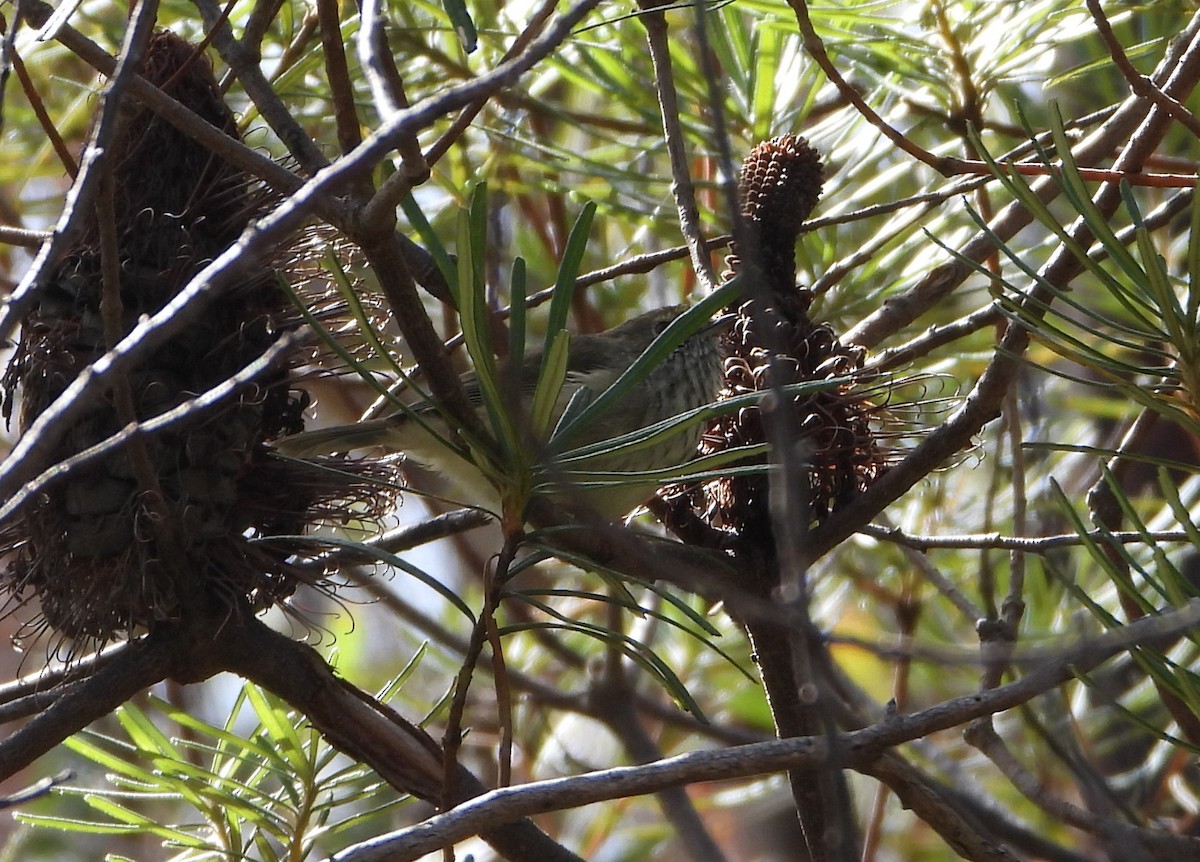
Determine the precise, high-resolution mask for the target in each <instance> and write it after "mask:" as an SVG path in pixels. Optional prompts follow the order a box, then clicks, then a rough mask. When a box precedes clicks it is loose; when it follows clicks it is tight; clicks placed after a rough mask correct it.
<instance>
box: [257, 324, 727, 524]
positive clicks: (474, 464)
mask: <svg viewBox="0 0 1200 862" xmlns="http://www.w3.org/2000/svg"><path fill="white" fill-rule="evenodd" d="M686 310H687V307H686V306H682V305H673V306H666V307H663V308H656V309H653V310H651V311H647V312H645V313H643V314H640V315H638V316H636V317H634V318H632V319H630V320H627V321H625V322H624V323H621V324H619V325H617V326H614V327H613V328H611V329H608V330H606V331H604V332H600V333H595V334H584V335H574V336H572V337H571V338H570V341H569V349H568V358H567V369H566V376H565V379H564V382H563V386H562V389H561V391H560V393H559V396H558V398H557V401H556V403H555V405H554V408H553V410H552V415H551V421H550V423H549V426H548V427H550V428H554V427H555V425H556V424H557V422H558V420H559V419H560V418H561V416H562V414H563V412H564V411H565V410H566V409H567V406H568V404H569V403H570V402H571V399H572V398H573V397H574V396H575V395H576V394H577V393H579V392H580V391H581V390H582V389H584V388H585V387H586V389H587V390H588V394H589V395H590V396H591V398H592V399H593V400H594V399H595V398H597V397H599V396H600V395H601V394H602V393H603V392H604V391H605V390H606V389H608V387H610V386H611V385H612V384H613V383H615V382H616V380H617V379H618V378H619V377H620V375H621V374H622V372H624V371H625V370H626V369H627V368H629V367H630V366H631V365H632V364H633V363H634V361H635V360H636V359H637V358H638V357H639V356H640V355H641V354H642V352H643V351H645V349H646V348H647V347H649V346H650V344H651V342H653V341H654V339H655V338H656V337H658V336H659V335H660V334H661V333H662V332H664V331H665V330H666V329H667V327H668V326H669V325H670V324H671V323H672V322H674V321H675V320H676V319H677V318H678V317H679V316H680V315H681V314H683V313H684V312H685V311H686ZM732 317H733V316H732V315H723V316H721V317H719V318H717V319H715V320H711V321H709V322H708V323H707V324H705V325H703V326H702V327H701V328H699V329H698V330H697V331H696V332H695V333H693V334H692V335H691V336H689V337H688V338H687V339H686V340H685V341H683V343H681V344H680V345H679V346H678V347H676V348H675V349H674V350H673V351H672V352H671V353H670V354H669V355H668V356H667V357H666V358H665V359H663V361H662V362H660V363H658V364H657V365H656V366H654V367H653V368H652V369H651V370H650V372H649V373H648V374H647V375H646V377H645V378H644V379H643V380H641V381H639V382H638V383H637V384H636V385H635V386H633V387H632V388H631V389H629V390H628V391H626V392H625V393H623V395H622V396H621V397H620V398H619V399H617V400H616V401H615V403H614V404H612V405H611V407H610V408H609V409H607V410H605V411H603V412H601V413H600V415H598V416H596V417H595V418H594V419H593V420H591V421H588V422H587V424H586V425H585V426H583V427H580V428H579V429H578V431H577V432H575V433H573V434H571V436H570V438H569V441H568V445H569V446H571V447H573V448H576V449H578V448H581V447H584V446H587V445H589V444H597V443H602V442H603V441H607V440H614V439H615V438H618V437H622V436H623V435H627V434H630V433H632V432H636V431H638V430H640V429H643V428H648V427H650V426H652V425H655V424H657V423H660V422H664V421H665V420H669V419H671V418H672V417H674V416H678V415H679V414H682V413H686V412H687V411H689V410H692V409H694V408H698V407H702V406H704V405H705V404H708V403H711V402H713V401H715V400H716V398H717V395H718V393H719V391H720V389H721V386H722V380H723V359H722V351H721V346H720V342H721V338H720V336H721V333H722V332H723V331H724V329H725V328H726V325H727V324H728V323H729V322H731V321H732ZM541 364H542V350H541V349H540V348H535V349H533V350H531V351H529V352H528V353H526V354H525V356H524V358H523V361H522V362H521V363H520V366H519V375H520V379H519V386H518V387H517V389H518V391H519V392H520V394H521V408H520V409H521V410H522V411H524V413H526V414H527V412H528V409H529V406H530V401H531V400H532V398H533V393H534V390H535V387H536V385H537V379H538V374H539V370H540V368H541ZM511 369H512V366H511V364H509V363H507V362H500V363H498V368H497V375H496V377H497V379H498V380H500V381H503V380H505V379H506V375H510V374H511ZM461 381H462V385H463V389H464V391H465V392H466V395H467V398H468V400H469V401H470V402H471V403H472V404H473V405H474V406H475V407H476V418H477V419H478V422H479V424H478V426H476V427H473V428H466V429H463V430H464V431H465V432H467V434H468V435H475V437H476V439H478V438H479V437H483V436H484V435H481V434H480V431H481V430H482V429H484V428H486V427H487V420H486V416H487V412H486V409H485V408H484V406H483V399H482V394H481V387H480V384H479V379H478V376H477V375H476V374H475V372H473V371H469V372H467V373H466V374H464V375H462V377H461ZM524 425H525V427H528V422H527V421H526V422H525V423H524ZM518 427H521V425H520V424H518ZM702 430H703V428H702V423H700V422H699V421H693V422H692V423H691V424H690V425H689V426H688V427H687V428H685V429H684V430H682V431H680V432H678V433H675V434H673V435H670V436H664V437H663V438H662V439H658V438H656V439H655V440H654V441H653V442H650V443H648V444H644V445H633V444H631V445H625V446H620V445H618V446H615V447H613V448H610V449H606V450H605V451H601V452H595V453H593V454H590V455H587V456H584V457H579V458H574V459H572V460H571V461H570V463H569V465H568V464H565V463H562V462H557V461H556V460H555V459H554V458H553V457H550V458H546V457H545V453H546V452H547V451H548V450H550V449H553V448H555V447H554V445H553V444H554V442H557V441H548V440H535V441H531V442H532V443H533V445H534V447H535V449H537V450H539V451H540V452H542V453H543V458H542V459H541V463H540V468H541V470H540V477H537V476H535V477H534V481H533V483H532V486H535V487H545V486H547V485H550V486H553V491H552V492H551V493H552V495H553V496H554V497H556V498H558V499H564V500H568V501H570V502H578V501H582V502H584V503H586V504H587V506H588V507H589V508H591V509H592V510H593V511H595V512H597V513H598V514H600V515H601V516H602V517H605V518H608V519H617V518H620V517H622V516H624V515H626V514H628V513H629V512H630V511H631V510H633V509H635V508H637V507H638V506H640V505H641V504H642V503H645V502H646V501H647V500H648V499H649V498H650V497H651V496H653V494H654V492H655V490H657V487H658V484H659V482H658V481H656V479H655V478H654V477H649V476H645V475H634V476H629V475H626V476H622V475H620V474H630V473H632V474H644V473H648V472H651V471H661V470H666V469H669V468H672V467H677V466H679V465H681V464H684V463H686V462H687V461H689V460H691V458H692V457H693V456H694V455H695V453H696V449H697V446H698V444H699V442H700V435H701V433H702ZM452 436H453V435H451V434H450V433H449V427H448V426H447V424H446V421H445V419H444V417H443V415H442V413H441V412H439V411H438V410H437V408H436V407H435V406H434V405H433V404H432V403H431V402H429V401H419V402H417V403H415V404H412V405H410V406H409V407H408V408H407V409H405V410H402V411H400V412H397V413H395V414H393V415H390V416H387V417H384V418H379V419H369V420H364V421H360V422H356V423H353V424H349V425H338V426H333V427H329V428H320V429H316V430H313V431H306V432H303V433H300V434H295V435H292V436H289V437H284V438H282V439H280V440H278V441H277V442H276V444H275V445H276V449H277V451H279V452H280V453H281V454H284V455H287V456H290V457H297V458H310V457H313V456H316V455H329V454H333V453H340V452H349V451H352V450H356V449H362V448H379V449H382V450H384V451H385V452H387V453H403V455H404V456H405V458H406V459H409V460H412V461H415V462H417V463H419V464H421V465H423V466H425V467H428V468H430V469H432V470H433V471H434V472H435V473H437V474H440V475H441V476H443V477H444V478H445V479H447V480H448V481H449V484H450V485H451V487H452V488H453V489H454V491H455V492H456V494H457V498H458V499H459V500H461V501H462V502H466V503H468V504H470V505H476V506H480V507H482V508H489V509H492V510H493V511H495V509H494V507H495V506H496V504H497V502H498V498H499V494H498V491H497V485H496V483H495V481H493V480H489V479H488V478H487V476H486V475H485V471H484V470H481V469H480V465H479V460H478V453H477V452H474V453H473V452H472V450H471V449H470V447H467V448H466V449H463V448H461V447H456V446H454V445H451V444H448V442H447V438H451V437H452ZM547 444H550V446H549V447H548V446H547ZM601 448H603V447H601ZM563 454H565V455H566V456H567V457H569V453H563ZM568 466H569V470H568V469H566V468H567V467H568ZM580 471H582V472H585V473H587V474H589V478H590V479H591V481H589V483H588V485H587V486H586V487H580V486H577V485H573V483H572V482H571V481H570V474H571V473H572V472H574V473H576V474H578V472H580ZM598 473H599V474H615V475H605V476H603V477H597V476H595V474H598ZM539 478H540V481H539Z"/></svg>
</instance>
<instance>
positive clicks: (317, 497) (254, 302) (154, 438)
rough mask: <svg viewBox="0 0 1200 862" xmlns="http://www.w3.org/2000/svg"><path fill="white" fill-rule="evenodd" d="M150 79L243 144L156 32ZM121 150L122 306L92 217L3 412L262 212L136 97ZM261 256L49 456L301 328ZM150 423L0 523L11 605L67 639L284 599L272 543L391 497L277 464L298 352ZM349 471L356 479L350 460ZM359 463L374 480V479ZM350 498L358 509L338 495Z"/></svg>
mask: <svg viewBox="0 0 1200 862" xmlns="http://www.w3.org/2000/svg"><path fill="white" fill-rule="evenodd" d="M141 74H142V75H143V76H144V77H145V78H146V79H147V80H149V81H150V82H151V83H152V84H155V85H157V86H159V87H161V88H163V89H165V90H166V91H167V92H168V93H169V94H170V95H172V96H174V97H176V98H177V99H179V100H180V101H181V102H183V104H185V105H186V106H187V107H189V108H191V109H192V110H193V111H195V112H196V113H197V114H199V115H200V116H201V117H203V118H204V119H205V120H207V121H208V122H209V123H211V124H212V125H213V126H215V127H217V128H219V129H221V130H222V131H223V132H225V133H226V134H228V135H230V136H231V137H235V138H236V136H237V132H236V126H235V124H234V121H233V115H232V113H231V112H230V110H229V109H228V107H226V105H225V104H224V102H223V101H222V98H221V95H220V91H219V88H218V86H217V82H216V79H215V78H214V76H213V71H212V68H211V66H210V64H209V62H208V60H207V58H206V57H205V56H204V55H203V54H197V53H196V49H195V48H193V46H191V45H189V44H188V43H187V42H185V41H183V40H182V39H179V38H178V37H176V36H174V35H172V34H171V33H168V32H160V33H157V34H155V36H154V37H153V39H152V40H151V42H150V44H149V46H148V48H147V50H146V53H145V57H144V62H143V65H142V68H141ZM108 157H109V158H110V159H111V160H112V161H111V163H110V164H111V166H112V175H113V185H114V187H115V194H114V198H113V208H114V211H115V225H114V226H113V229H114V230H115V235H116V240H117V243H116V244H117V257H118V260H117V264H118V269H119V297H114V296H113V295H112V292H111V291H109V292H106V291H105V287H104V283H103V279H102V276H101V273H102V271H103V269H104V267H102V262H103V263H108V261H102V255H103V252H102V251H101V247H102V245H103V243H102V242H101V225H100V224H99V222H98V220H96V219H93V220H92V221H91V223H90V224H85V225H84V229H83V230H82V231H81V233H80V238H79V239H78V240H77V242H76V243H75V244H74V245H73V246H72V247H71V249H70V250H69V252H68V253H67V254H65V255H64V256H63V259H62V260H61V261H60V262H59V263H58V264H57V265H56V266H54V267H52V268H50V269H48V270H47V271H46V277H45V279H44V282H43V285H42V288H41V293H40V295H39V301H38V304H37V307H36V308H35V309H34V310H33V311H32V312H31V314H30V315H29V317H28V318H27V319H26V320H25V322H24V325H23V327H22V334H21V340H20V343H19V344H18V346H17V350H16V353H15V356H14V359H13V361H12V362H11V363H10V365H9V367H8V369H7V370H6V372H5V374H4V377H3V381H2V382H3V389H4V393H3V394H4V404H5V413H6V415H7V414H8V413H9V412H10V411H11V408H12V405H13V404H14V403H15V402H16V401H17V393H18V391H19V395H20V398H19V400H20V405H21V426H22V428H28V426H29V425H30V424H31V423H32V422H33V421H34V420H36V419H37V418H38V416H40V415H41V414H42V412H43V411H44V410H45V409H46V408H47V407H48V406H49V405H50V404H51V403H52V402H53V401H54V400H55V399H57V398H58V397H59V396H60V395H61V394H62V393H63V392H64V391H65V389H66V388H67V387H68V386H69V385H70V384H71V383H72V382H73V381H74V380H75V379H76V378H77V377H78V376H79V375H80V374H81V373H82V372H83V371H84V370H85V369H86V368H87V367H88V366H89V365H90V364H91V363H93V362H95V361H96V360H97V359H98V358H99V357H100V356H102V355H103V354H104V352H105V351H106V349H107V348H108V346H109V345H110V343H111V341H112V338H113V332H112V331H111V323H110V324H109V327H108V328H107V329H106V326H105V324H104V321H105V319H106V318H107V319H108V320H109V321H111V320H112V319H113V318H114V315H113V314H112V312H113V311H114V310H115V311H117V312H119V314H118V315H116V316H117V317H119V320H120V333H119V335H120V336H123V335H124V334H126V333H128V332H129V331H130V330H131V329H132V328H133V326H134V325H135V324H136V322H137V321H138V319H139V318H140V317H141V316H142V315H152V314H155V313H156V312H158V311H160V310H161V309H162V308H163V307H164V306H165V305H166V304H167V303H168V302H170V301H171V300H172V298H174V297H175V296H176V294H177V293H178V292H179V291H180V289H181V288H182V287H183V286H184V285H186V284H187V282H188V281H189V279H191V278H192V276H194V275H195V274H196V273H197V272H198V271H199V270H200V269H201V268H202V267H203V266H205V265H206V264H207V263H208V262H209V261H211V260H213V259H214V258H215V257H217V256H218V255H220V254H221V253H222V252H224V251H225V250H226V249H227V248H228V247H229V246H230V245H231V244H232V243H233V242H234V241H236V239H237V238H238V236H239V234H240V233H241V232H242V231H243V230H244V229H245V227H246V226H247V225H248V224H249V223H250V221H251V219H252V218H254V217H256V216H257V215H258V212H259V208H260V207H261V206H263V199H262V197H261V196H260V195H258V194H256V193H255V192H254V190H253V188H252V186H251V184H250V182H249V180H248V178H247V177H246V176H245V175H244V174H242V172H241V171H239V170H238V169H236V168H235V167H234V166H233V165H231V164H230V163H229V162H227V161H225V160H224V159H222V158H220V157H218V156H216V155H214V154H213V153H212V152H210V151H209V150H207V149H206V148H204V147H203V146H201V145H200V144H198V143H196V142H195V141H193V140H192V139H190V138H189V137H187V136H186V135H184V134H183V133H181V132H179V131H178V130H177V129H175V128H174V127H173V126H171V125H170V124H168V123H167V122H165V121H163V120H161V119H160V118H158V117H157V116H156V115H154V114H153V113H151V112H150V111H149V110H147V109H146V108H144V107H142V106H141V105H139V104H137V103H134V102H130V103H129V104H126V105H123V106H122V108H121V112H120V117H119V127H118V130H117V134H116V135H115V138H114V141H113V144H112V146H111V147H110V149H109V152H108ZM277 279H278V273H277V272H276V271H275V270H274V269H273V268H272V266H271V265H270V264H269V263H267V262H262V263H260V264H258V265H257V266H250V267H249V268H248V270H247V271H246V272H245V274H244V276H243V277H242V278H241V279H240V280H239V281H238V282H237V283H235V284H233V285H231V286H229V287H226V288H223V289H222V291H221V292H220V293H219V294H217V295H215V296H213V297H212V298H211V299H210V300H209V302H208V303H207V305H206V306H205V309H204V312H203V315H202V317H201V318H200V319H199V321H198V322H196V323H195V324H193V325H192V326H190V327H189V328H188V329H187V330H185V331H184V332H182V333H181V334H179V335H178V336H176V337H175V338H173V339H171V340H170V342H169V343H167V344H166V345H164V346H163V347H161V348H158V349H156V350H153V351H149V352H147V355H146V356H145V357H144V359H143V360H142V361H141V364H140V365H138V366H137V367H136V368H134V370H133V371H131V372H130V373H129V374H128V375H127V376H126V377H125V378H124V379H122V380H121V381H119V382H118V383H117V384H116V385H115V386H114V388H113V391H112V393H111V395H110V397H108V398H106V399H102V400H101V402H100V403H99V404H98V405H97V406H95V407H93V408H92V409H91V410H90V412H88V413H86V414H85V415H84V416H83V417H82V418H81V419H80V421H78V422H77V423H76V424H75V425H74V426H72V428H71V429H70V430H69V431H68V433H67V434H66V435H65V436H64V438H63V439H62V441H61V442H60V444H59V445H58V447H57V450H56V451H55V452H54V453H53V458H54V461H55V462H56V463H57V462H62V461H65V460H66V459H68V458H71V457H72V456H74V455H76V454H77V453H79V452H81V451H82V450H84V449H87V448H88V447H91V446H94V445H95V444H97V443H99V442H100V441H102V440H105V439H106V438H109V437H111V436H113V435H114V434H117V433H118V432H119V431H121V429H122V428H125V427H126V426H128V424H129V423H130V422H132V421H135V420H136V421H139V422H146V421H147V420H150V419H152V418H154V417H156V416H159V415H161V414H162V413H164V412H165V411H168V410H172V409H175V408H177V407H180V406H181V405H184V404H185V403H186V402H188V401H189V400H190V399H192V398H193V397H194V396H196V395H198V394H201V393H205V392H207V391H209V390H211V389H213V388H214V387H216V386H218V385H220V384H222V383H224V382H225V381H227V380H228V379H229V378H230V377H233V376H234V375H236V374H237V373H239V372H240V371H242V370H243V369H244V368H245V367H246V366H248V365H250V364H251V363H253V362H255V361H256V360H257V359H258V358H259V357H261V356H262V355H263V354H264V353H266V352H267V351H268V350H270V349H271V348H272V347H273V346H274V345H276V344H277V342H278V341H279V339H280V338H282V337H283V336H284V335H286V334H287V332H288V330H289V329H291V328H294V326H295V323H296V320H295V313H294V311H293V308H292V304H291V300H290V298H289V297H288V295H287V293H286V292H285V291H284V290H282V289H281V288H280V287H279V285H278V282H277ZM294 361H297V359H295V358H293V359H289V360H287V361H285V362H284V363H283V364H282V365H281V366H280V367H278V368H275V369H273V370H268V371H266V372H264V373H262V374H260V375H259V376H258V377H257V378H256V379H255V380H254V381H253V382H248V383H245V384H243V385H241V386H240V387H239V388H238V389H237V390H236V392H235V394H234V395H233V396H232V397H230V398H227V399H225V400H223V401H220V402H218V403H216V404H212V405H208V406H205V407H203V408H202V409H196V410H194V411H193V412H191V413H190V414H188V415H187V416H186V418H184V419H181V420H179V421H175V422H172V423H171V424H169V425H168V426H167V427H165V428H163V429H162V430H160V431H157V432H155V433H153V434H142V435H138V436H135V437H133V438H131V439H129V440H127V441H125V443H124V444H123V445H122V446H120V447H119V448H116V449H114V450H112V451H111V452H110V453H109V454H107V455H105V456H103V457H100V458H97V459H94V460H91V461H88V462H84V463H82V464H79V465H77V466H76V467H73V468H72V469H71V470H70V471H69V472H67V473H66V474H65V475H63V476H62V477H61V478H59V479H57V480H55V481H53V482H52V483H50V484H49V485H47V486H46V487H45V489H44V490H43V492H42V493H40V494H39V495H37V496H36V497H35V498H33V499H31V500H30V501H29V502H28V503H27V504H26V505H25V506H24V507H23V508H22V509H21V511H20V512H19V513H18V515H17V516H16V517H14V518H13V519H11V520H10V521H9V522H7V523H6V524H5V525H4V526H3V528H0V555H3V556H4V557H5V558H6V559H7V568H6V570H5V572H4V578H3V581H2V583H0V588H2V589H3V590H4V591H5V592H6V593H7V594H8V605H9V607H10V608H11V607H13V606H23V605H25V604H26V603H28V602H30V600H31V599H36V600H37V604H38V606H40V611H41V614H42V618H41V619H40V620H34V621H32V622H31V626H32V627H33V628H34V629H39V628H45V627H49V628H51V629H53V630H55V631H56V632H58V633H59V634H60V635H61V636H64V637H68V638H74V639H77V640H81V641H83V642H84V643H86V642H88V641H101V642H102V641H107V640H111V639H112V638H114V637H116V636H118V635H120V634H124V633H129V632H133V631H138V630H147V629H153V628H154V627H155V625H156V624H158V623H159V622H161V621H164V620H176V619H180V618H182V617H184V616H186V615H187V613H188V609H189V606H191V603H193V602H195V601H196V599H197V597H202V598H203V597H213V596H216V597H218V598H220V599H222V600H223V601H225V602H226V604H227V606H228V607H229V608H230V609H231V612H236V611H240V610H243V609H245V610H251V611H252V610H257V609H261V608H264V607H266V606H268V605H271V604H273V603H276V602H280V601H282V600H283V599H285V598H287V597H288V596H289V595H291V593H292V592H293V591H294V590H295V588H296V586H297V584H298V582H299V578H300V577H301V573H300V572H299V570H297V569H296V568H295V567H294V565H293V563H292V562H291V557H292V555H293V554H294V553H295V549H294V548H292V549H289V548H288V547H287V546H286V545H285V544H284V543H282V542H273V541H272V540H271V537H272V536H281V535H288V534H298V533H302V532H304V530H305V529H306V528H307V527H308V526H309V525H310V524H312V523H313V522H314V520H315V519H319V518H328V517H336V516H337V514H338V513H339V512H341V513H343V514H344V515H345V517H351V515H353V516H354V517H356V518H360V519H361V518H370V517H372V515H373V514H378V513H380V512H382V511H383V510H384V509H385V508H387V507H388V506H389V505H390V501H389V495H388V494H387V493H386V491H384V490H381V489H382V488H384V483H383V481H382V480H384V479H385V478H386V477H387V474H386V473H385V471H384V470H383V469H382V468H380V467H378V466H373V465H370V464H359V465H358V466H356V467H347V468H346V469H342V470H340V471H334V470H328V469H325V470H323V469H320V468H317V467H313V466H309V465H303V464H295V463H291V462H285V461H281V460H279V459H277V458H275V457H273V456H272V455H271V454H270V450H269V448H268V447H267V445H266V442H267V441H269V440H271V439H274V438H276V437H279V436H283V435H286V434H292V433H295V432H297V431H300V430H302V429H303V424H304V423H303V417H302V413H303V410H304V407H305V406H306V404H307V403H308V396H307V394H306V393H305V392H303V391H302V390H301V389H299V388H298V387H297V386H296V385H295V384H294V383H293V382H292V381H291V380H290V379H289V373H288V370H287V368H286V367H285V366H286V364H287V362H294ZM355 470H357V471H358V474H359V475H358V477H357V478H356V477H355V476H354V475H353V471H355ZM364 474H365V475H364ZM347 501H349V502H347Z"/></svg>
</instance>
